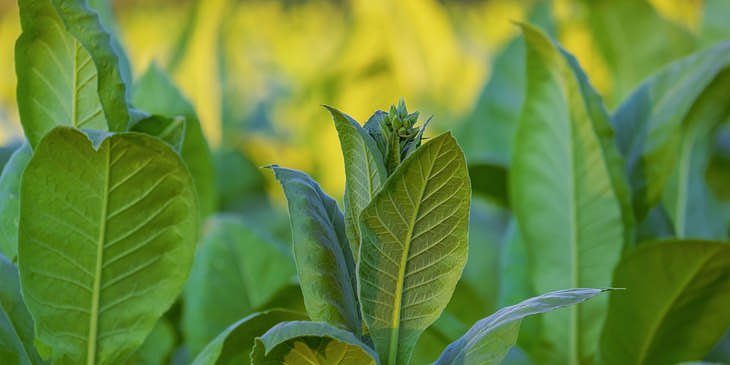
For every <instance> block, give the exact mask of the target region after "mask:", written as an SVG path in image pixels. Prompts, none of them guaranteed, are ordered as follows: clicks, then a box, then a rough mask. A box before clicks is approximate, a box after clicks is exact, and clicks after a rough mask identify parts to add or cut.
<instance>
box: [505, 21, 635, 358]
mask: <svg viewBox="0 0 730 365" xmlns="http://www.w3.org/2000/svg"><path fill="white" fill-rule="evenodd" d="M522 29H523V33H524V36H525V41H526V45H527V72H528V75H527V76H528V86H527V96H526V99H525V106H524V109H523V112H522V120H521V121H520V125H519V126H518V131H517V138H516V139H515V140H516V141H517V143H516V145H515V146H514V155H513V159H512V169H511V171H510V177H511V181H510V193H511V196H510V198H511V204H512V207H513V210H514V214H515V217H516V218H517V221H518V224H519V229H520V233H521V236H522V238H523V239H524V243H525V247H526V248H527V249H526V252H527V253H528V255H529V256H528V260H529V262H530V274H531V279H532V284H533V289H534V290H535V292H537V293H545V292H550V291H555V290H561V289H566V288H591V287H593V288H601V287H608V286H610V284H611V274H612V272H613V268H614V266H615V265H616V264H617V263H618V260H619V258H620V256H621V252H622V249H623V247H624V244H628V243H629V242H630V241H631V239H632V237H631V235H632V232H633V229H632V228H633V222H632V219H633V217H632V216H631V212H630V208H629V199H628V188H627V187H626V183H625V181H624V178H623V175H622V174H621V172H622V169H621V167H622V166H623V163H622V161H621V159H620V156H619V155H618V151H617V150H616V148H615V146H614V145H613V134H612V130H611V126H610V124H609V123H608V117H607V115H606V112H605V110H604V109H603V104H602V102H601V99H600V96H598V94H596V92H595V91H594V90H593V89H592V87H591V86H590V84H589V83H588V80H587V78H586V76H585V74H584V73H583V72H582V70H580V67H579V66H578V64H577V61H576V60H575V58H573V57H572V56H571V55H569V54H568V53H566V52H564V51H562V50H561V49H560V48H559V47H557V46H555V45H554V44H553V43H552V42H551V41H550V40H549V39H548V38H547V36H545V35H544V34H543V33H542V32H541V31H539V30H537V29H536V28H533V27H531V26H527V25H524V26H522ZM606 299H607V298H597V299H596V300H593V301H591V302H590V303H587V304H586V305H583V306H580V307H571V308H569V309H568V310H565V311H559V312H554V313H550V314H546V315H545V316H542V317H541V318H540V322H541V323H542V324H543V325H542V326H541V328H542V330H541V332H539V333H536V335H537V336H538V338H539V339H540V342H542V343H543V344H544V346H541V347H540V348H530V349H527V350H528V351H529V352H530V353H531V355H532V356H533V357H535V358H536V359H538V361H537V362H540V363H545V364H551V363H554V364H573V365H576V364H579V363H584V362H590V361H592V358H593V357H594V355H595V351H596V347H597V346H596V345H597V341H598V335H599V331H600V328H601V325H602V321H603V318H604V317H605V311H606V307H607V300H606ZM542 350H547V351H548V352H546V353H542ZM538 352H539V353H538Z"/></svg>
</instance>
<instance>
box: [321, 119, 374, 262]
mask: <svg viewBox="0 0 730 365" xmlns="http://www.w3.org/2000/svg"><path fill="white" fill-rule="evenodd" d="M325 108H327V110H329V112H330V113H331V114H332V119H333V120H334V121H335V128H336V129H337V134H338V136H339V138H340V148H341V149H342V155H343V156H344V159H345V225H346V227H347V238H348V240H349V241H350V247H351V248H352V253H353V255H354V257H355V261H357V257H358V252H359V250H360V226H359V225H358V218H360V213H361V212H362V210H363V209H365V207H366V206H367V205H368V203H370V200H372V199H373V197H374V196H375V194H376V193H377V192H378V190H380V187H381V186H382V185H383V182H384V181H385V179H386V178H387V176H388V174H387V172H386V170H385V163H384V162H383V156H382V154H381V153H380V150H379V149H378V146H377V145H376V143H375V140H374V139H373V138H372V137H370V135H369V134H368V132H367V131H365V129H363V127H361V126H360V124H359V123H358V122H356V121H355V120H354V119H352V118H350V116H348V115H346V114H344V113H342V112H340V111H339V110H337V109H334V108H330V107H328V106H325Z"/></svg>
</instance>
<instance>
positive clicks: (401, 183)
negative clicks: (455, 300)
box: [358, 133, 471, 365]
mask: <svg viewBox="0 0 730 365" xmlns="http://www.w3.org/2000/svg"><path fill="white" fill-rule="evenodd" d="M470 200H471V187H470V185H469V175H468V173H467V169H466V161H465V159H464V153H463V152H462V151H461V149H460V148H459V146H458V145H457V144H456V140H454V138H453V137H452V136H451V134H450V133H444V134H442V135H440V136H438V137H435V138H432V139H430V140H429V142H428V143H425V144H424V145H422V146H421V147H419V148H418V149H417V150H416V152H414V153H413V154H412V155H410V156H409V157H408V158H406V159H405V160H404V161H403V162H402V163H401V165H400V166H399V167H398V169H396V171H395V172H394V173H393V174H392V175H391V176H390V177H389V178H388V180H387V181H386V182H385V185H384V186H383V188H382V189H381V190H380V192H378V194H377V195H376V196H375V197H374V198H373V200H372V202H371V203H370V204H369V205H368V206H367V207H366V208H365V210H363V212H362V215H361V216H360V230H361V232H362V246H361V247H360V261H359V263H358V267H359V268H358V286H359V291H360V301H361V307H362V312H363V317H364V319H365V322H366V323H367V326H368V329H369V331H370V335H371V336H372V338H373V342H374V343H375V348H376V349H377V350H378V354H379V355H380V359H381V361H382V362H383V363H384V364H388V365H393V364H406V363H408V361H409V359H410V357H411V352H412V350H413V347H414V346H415V344H416V342H417V341H418V337H419V336H420V335H421V333H422V332H423V331H424V330H425V329H426V328H427V327H428V326H429V325H431V323H433V322H434V321H435V320H436V318H438V317H439V315H440V314H441V312H442V311H443V309H444V307H446V304H448V302H449V299H451V295H452V293H453V292H454V288H455V287H456V282H457V281H458V280H459V277H460V276H461V272H462V270H463V269H464V265H465V264H466V259H467V241H468V240H467V237H468V218H469V204H470Z"/></svg>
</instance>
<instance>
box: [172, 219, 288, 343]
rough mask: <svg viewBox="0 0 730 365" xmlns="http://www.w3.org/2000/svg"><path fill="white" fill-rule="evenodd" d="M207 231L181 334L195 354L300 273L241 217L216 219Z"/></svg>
mask: <svg viewBox="0 0 730 365" xmlns="http://www.w3.org/2000/svg"><path fill="white" fill-rule="evenodd" d="M204 230H205V232H204V235H203V239H202V241H201V242H200V245H199V248H198V251H197V253H196V254H195V263H194V264H193V268H192V270H191V272H190V279H189V280H188V283H187V285H186V286H185V292H184V301H185V305H184V307H183V330H184V331H183V332H184V334H185V339H186V342H187V344H188V347H189V349H190V353H191V354H192V355H193V356H195V355H196V354H198V353H199V352H200V351H201V350H202V349H203V347H205V345H206V344H208V342H210V341H211V340H212V339H213V338H215V336H217V335H218V334H219V333H220V332H221V331H223V330H224V329H225V328H226V327H228V326H229V325H230V324H231V323H234V322H235V321H236V320H238V319H240V318H243V317H245V316H247V315H249V314H251V313H253V312H254V311H255V310H256V309H258V308H260V307H261V306H262V305H263V304H265V303H267V302H268V301H269V300H271V299H272V298H273V297H274V296H275V295H276V294H277V291H278V290H280V289H282V288H283V287H284V286H286V285H287V283H289V282H290V281H291V280H292V278H293V277H294V276H295V275H296V271H295V267H294V262H293V261H292V259H291V257H290V256H289V255H287V254H286V253H288V252H287V251H284V250H285V248H283V247H277V245H276V244H275V243H274V242H272V240H270V239H267V238H264V237H263V236H262V235H261V234H259V233H257V232H256V231H254V230H253V229H252V228H251V227H249V226H247V225H246V224H244V223H243V221H242V219H241V218H240V217H237V216H233V215H218V216H213V217H211V218H210V219H208V221H207V222H206V224H205V228H204ZM285 252H286V253H285Z"/></svg>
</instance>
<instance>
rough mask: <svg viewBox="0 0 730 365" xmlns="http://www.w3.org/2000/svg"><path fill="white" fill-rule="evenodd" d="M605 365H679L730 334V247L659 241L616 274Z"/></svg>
mask: <svg viewBox="0 0 730 365" xmlns="http://www.w3.org/2000/svg"><path fill="white" fill-rule="evenodd" d="M614 285H615V286H617V287H623V288H626V290H625V291H616V292H613V293H611V297H610V305H609V311H608V316H607V318H606V325H605V328H604V329H603V333H602V335H601V363H602V364H606V365H613V364H617V365H618V364H620V365H632V364H647V365H648V364H675V363H677V362H682V361H691V360H697V359H702V358H704V356H705V355H707V353H708V352H709V351H710V349H712V347H713V346H714V345H715V343H717V341H718V340H719V339H720V338H721V337H722V335H723V334H724V333H725V331H726V330H727V328H728V326H730V311H728V310H727V309H728V308H730V244H728V243H726V242H710V241H664V242H662V241H660V242H654V243H650V244H645V245H642V246H639V247H638V248H637V249H635V250H634V251H633V252H632V253H631V254H629V255H628V256H627V257H625V258H624V259H623V260H622V261H621V263H620V264H619V266H618V267H617V268H616V273H615V276H614Z"/></svg>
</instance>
